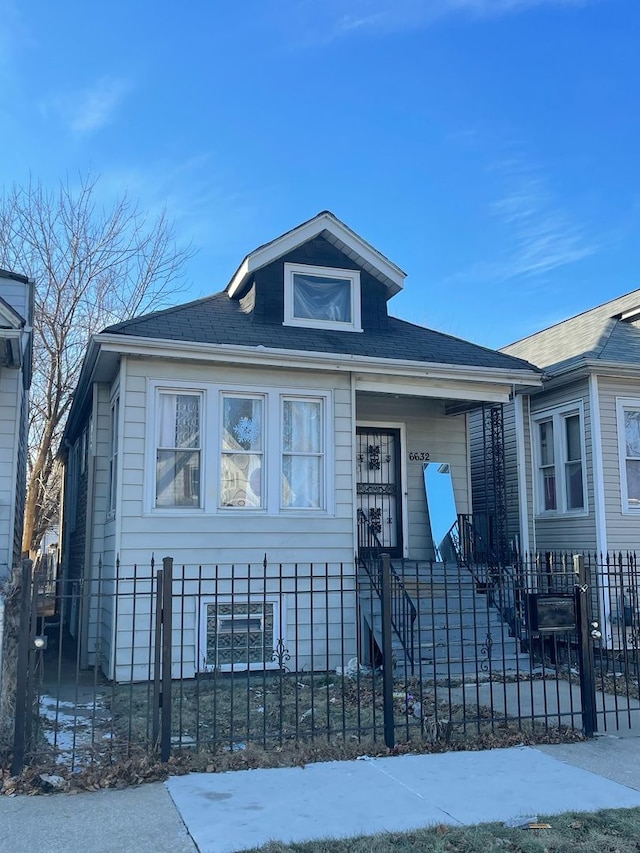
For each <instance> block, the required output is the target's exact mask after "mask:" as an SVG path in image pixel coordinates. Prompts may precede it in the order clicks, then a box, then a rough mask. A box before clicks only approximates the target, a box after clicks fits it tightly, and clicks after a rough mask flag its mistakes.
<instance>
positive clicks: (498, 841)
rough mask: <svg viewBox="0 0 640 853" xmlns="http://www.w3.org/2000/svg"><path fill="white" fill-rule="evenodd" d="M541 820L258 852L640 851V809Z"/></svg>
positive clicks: (440, 828)
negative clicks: (532, 825) (534, 824)
mask: <svg viewBox="0 0 640 853" xmlns="http://www.w3.org/2000/svg"><path fill="white" fill-rule="evenodd" d="M539 821H540V822H541V823H548V824H550V827H551V828H550V829H520V828H518V829H509V828H507V827H505V826H504V825H503V824H499V823H488V824H482V825H480V826H471V827H462V828H458V827H449V826H445V825H440V826H437V827H434V828H432V829H424V830H418V831H415V832H407V833H390V834H384V835H375V836H369V837H361V838H355V839H353V838H351V839H348V840H344V841H312V842H308V843H306V844H290V845H287V844H279V843H273V842H272V843H271V844H268V845H267V846H266V847H261V848H260V853H409V851H412V853H416V851H421V853H422V851H424V853H426V851H429V853H486V851H502V853H638V850H640V840H639V839H640V809H615V810H606V811H600V812H594V813H590V814H585V813H581V812H580V813H575V812H571V813H566V814H562V815H555V816H553V817H544V818H540V819H539ZM247 853H257V851H256V850H254V851H247Z"/></svg>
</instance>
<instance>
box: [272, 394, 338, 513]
mask: <svg viewBox="0 0 640 853" xmlns="http://www.w3.org/2000/svg"><path fill="white" fill-rule="evenodd" d="M290 401H293V402H300V403H320V406H321V418H322V433H321V442H322V444H321V447H322V449H321V451H320V453H317V452H313V453H311V452H309V453H292V452H291V451H285V449H284V404H285V402H290ZM326 408H327V403H326V399H325V397H324V396H318V395H310V394H281V395H280V419H279V423H280V429H279V439H280V453H279V462H278V467H279V479H280V497H279V506H280V512H281V513H286V514H289V513H291V512H300V513H304V514H306V513H309V512H325V511H326V508H327V484H328V470H327V435H328V425H327V415H326ZM285 456H296V457H318V456H319V457H320V460H321V464H320V490H321V495H320V505H319V506H314V507H300V506H284V504H283V501H282V483H283V482H284V458H285Z"/></svg>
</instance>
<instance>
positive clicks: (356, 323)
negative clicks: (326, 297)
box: [283, 263, 362, 332]
mask: <svg viewBox="0 0 640 853" xmlns="http://www.w3.org/2000/svg"><path fill="white" fill-rule="evenodd" d="M296 274H298V275H313V276H317V277H319V278H328V279H329V278H333V279H335V278H340V279H347V280H348V281H350V282H351V322H349V323H344V322H342V321H340V320H320V319H319V320H315V319H313V318H308V317H296V316H295V315H294V313H293V308H294V298H293V296H294V294H293V289H294V276H295V275H296ZM283 325H285V326H302V327H305V328H307V329H331V330H333V331H337V330H342V331H345V332H361V331H362V316H361V302H360V271H359V270H345V269H339V268H338V267H316V266H308V265H306V264H288V263H285V265H284V323H283Z"/></svg>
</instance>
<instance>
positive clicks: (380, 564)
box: [358, 552, 418, 664]
mask: <svg viewBox="0 0 640 853" xmlns="http://www.w3.org/2000/svg"><path fill="white" fill-rule="evenodd" d="M358 563H359V565H360V566H361V567H362V568H363V569H364V570H365V572H366V574H367V577H368V578H369V580H370V581H371V587H372V589H373V590H374V591H375V593H376V594H377V596H378V597H379V599H380V601H382V598H383V595H384V586H385V583H388V584H389V587H390V593H391V608H390V613H389V621H390V625H389V626H387V625H384V624H383V626H382V632H383V634H384V632H385V631H386V630H389V627H390V628H391V629H392V630H393V632H394V633H395V635H396V637H397V638H398V640H399V641H400V644H401V646H402V649H403V651H404V653H405V655H406V657H407V659H408V660H409V662H410V663H412V664H413V663H414V662H415V637H414V631H413V628H414V623H415V621H416V619H417V616H418V611H417V608H416V606H415V604H414V603H413V599H412V598H411V596H410V595H409V593H408V592H407V590H406V588H405V585H404V583H403V581H402V578H401V577H400V575H399V574H398V573H397V571H396V570H395V568H394V567H393V565H392V564H391V560H390V559H389V555H388V554H382V555H380V556H376V557H372V556H371V555H367V554H364V553H362V552H360V553H359V554H358Z"/></svg>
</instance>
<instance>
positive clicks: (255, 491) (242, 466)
mask: <svg viewBox="0 0 640 853" xmlns="http://www.w3.org/2000/svg"><path fill="white" fill-rule="evenodd" d="M221 505H222V506H252V507H260V506H262V456H261V455H258V454H255V453H224V454H223V455H222V483H221Z"/></svg>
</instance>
